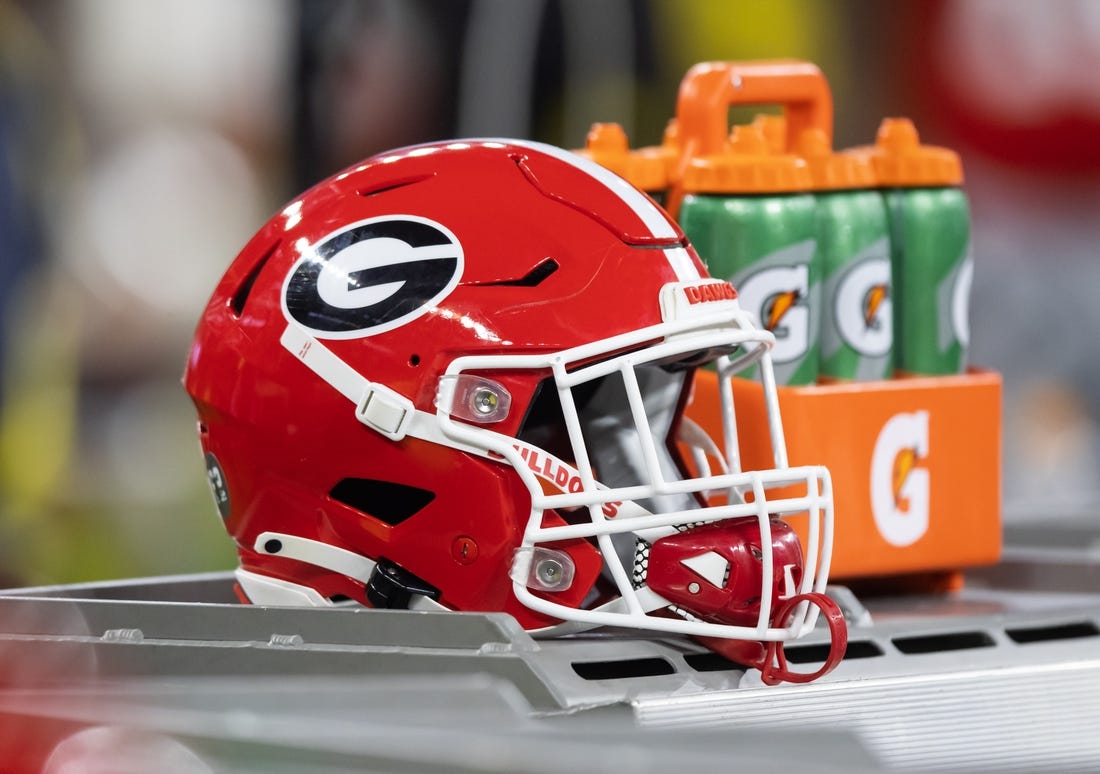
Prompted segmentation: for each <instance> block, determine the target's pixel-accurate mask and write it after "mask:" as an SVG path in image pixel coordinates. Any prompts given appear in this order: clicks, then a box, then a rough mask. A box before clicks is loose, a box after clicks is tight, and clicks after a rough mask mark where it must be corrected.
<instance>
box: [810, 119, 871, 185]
mask: <svg viewBox="0 0 1100 774" xmlns="http://www.w3.org/2000/svg"><path fill="white" fill-rule="evenodd" d="M798 155H799V156H801V157H802V158H804V159H805V160H806V164H807V165H808V166H809V168H810V176H811V177H812V178H813V188H814V190H817V191H837V190H851V189H855V188H874V187H875V184H876V177H875V170H874V166H873V165H872V164H871V160H870V159H869V158H867V157H866V156H861V155H856V154H849V153H834V152H833V149H832V147H830V143H829V138H828V137H826V136H825V133H824V132H822V131H821V130H820V129H804V130H803V131H802V133H801V134H800V135H799V136H798Z"/></svg>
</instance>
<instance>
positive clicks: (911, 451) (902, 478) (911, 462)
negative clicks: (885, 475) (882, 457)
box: [890, 448, 921, 509]
mask: <svg viewBox="0 0 1100 774" xmlns="http://www.w3.org/2000/svg"><path fill="white" fill-rule="evenodd" d="M920 460H921V458H920V456H919V453H918V451H917V449H916V448H906V449H902V450H901V451H899V452H898V456H897V457H895V458H894V470H893V475H892V476H891V480H890V483H891V484H892V489H893V492H894V505H895V506H897V508H898V509H902V508H904V507H905V506H906V505H907V503H906V502H905V501H906V500H907V498H906V497H904V496H903V495H902V491H903V490H904V489H905V482H907V481H908V480H909V474H910V473H912V472H913V470H914V469H915V468H916V467H917V463H918V462H920Z"/></svg>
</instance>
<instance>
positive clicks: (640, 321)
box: [185, 140, 832, 642]
mask: <svg viewBox="0 0 1100 774" xmlns="http://www.w3.org/2000/svg"><path fill="white" fill-rule="evenodd" d="M772 344H773V337H772V335H771V334H770V333H768V332H767V331H765V330H761V329H759V328H757V327H755V326H754V325H753V324H752V322H751V321H750V319H749V318H748V316H747V315H746V314H745V313H744V312H742V310H741V309H740V307H739V305H738V303H737V300H736V293H735V291H734V289H733V288H732V287H731V286H730V285H729V283H726V282H722V281H719V280H715V279H711V278H709V277H708V276H707V272H706V269H705V268H704V266H703V264H702V263H701V262H700V260H699V258H698V256H697V255H696V254H695V252H694V250H693V249H692V248H691V247H690V246H689V245H688V244H687V241H686V239H685V238H684V236H683V234H682V233H681V232H680V230H679V229H678V228H677V227H676V225H675V224H674V223H673V222H672V221H671V220H670V219H669V218H668V216H667V215H666V214H665V213H664V212H663V211H662V210H661V209H660V208H658V207H657V206H655V205H654V204H653V202H652V201H651V200H650V199H648V198H647V197H646V196H644V195H643V194H641V193H640V192H638V191H637V190H636V189H634V188H633V187H631V186H630V185H629V184H627V183H626V182H624V181H623V180H621V179H619V178H618V177H616V176H614V175H613V174H611V173H609V172H607V171H606V170H604V169H602V168H601V167H598V166H596V165H594V164H592V163H590V162H588V161H586V160H584V159H582V158H579V157H578V156H576V155H574V154H571V153H567V152H565V151H562V150H559V149H557V148H552V147H549V146H545V145H540V144H536V143H529V142H521V141H511V140H507V141H505V140H502V141H468V142H452V143H446V144H432V145H423V146H419V147H414V148H406V149H402V150H399V151H394V152H392V153H389V154H387V155H382V156H378V157H375V158H372V159H370V160H368V161H366V162H364V163H362V164H360V165H358V166H356V167H353V168H350V169H348V170H346V171H344V172H342V173H340V174H338V175H336V176H334V177H332V178H330V179H329V180H326V181H324V182H323V183H321V184H319V185H317V186H316V187H314V188H313V189H311V190H310V191H308V192H306V193H305V194H304V195H302V196H301V197H300V198H298V199H297V200H295V201H294V202H293V203H291V204H290V205H289V206H287V207H286V208H285V209H284V210H283V211H282V212H281V213H279V214H278V215H277V216H275V217H274V218H273V219H272V220H271V221H270V222H269V223H268V224H267V225H266V226H265V227H264V228H263V229H262V230H261V231H260V232H259V233H258V234H257V235H256V236H255V237H254V238H253V239H252V241H251V242H250V243H249V244H248V245H247V246H246V247H245V249H244V251H243V252H242V253H241V254H240V256H238V258H237V259H236V261H234V263H233V264H232V266H230V268H229V270H228V272H227V273H226V274H225V276H224V278H223V279H222V281H221V283H220V284H219V286H218V288H217V290H216V291H215V293H214V296H213V298H212V299H211V301H210V304H209V306H208V307H207V309H206V311H205V313H204V314H203V317H202V320H201V322H200V324H199V327H198V331H197V334H196V337H195V343H194V347H193V349H192V352H191V356H190V360H189V363H188V368H187V373H186V377H185V384H186V387H187V390H188V392H189V393H190V395H191V397H192V398H193V400H194V402H195V404H196V406H197V407H198V413H199V420H200V423H199V432H200V436H201V440H202V446H203V450H204V452H205V454H206V461H207V467H208V472H209V476H210V481H211V485H212V488H213V490H214V495H215V500H216V501H217V504H218V508H219V511H220V513H221V516H222V518H223V520H224V522H225V526H226V529H227V530H228V531H229V533H230V534H231V535H232V536H233V538H234V539H235V540H236V542H237V545H238V548H239V553H240V568H239V569H238V571H237V579H238V583H239V587H240V591H241V592H242V594H243V595H244V596H245V597H246V598H247V600H249V601H251V602H254V603H257V604H276V605H283V604H289V605H332V604H340V603H345V604H346V603H358V604H360V605H367V606H373V607H409V608H417V609H448V610H471V611H504V612H507V613H510V614H512V615H513V616H515V618H516V619H517V620H518V621H519V622H520V624H521V625H522V626H523V627H524V628H526V629H529V630H536V631H537V632H539V633H557V632H563V631H577V630H578V629H583V628H589V627H593V626H601V625H612V626H627V627H637V628H641V629H646V630H650V631H659V632H672V633H684V634H689V635H695V636H697V637H700V638H706V639H707V640H708V641H710V640H711V639H712V638H713V639H715V640H730V639H734V640H738V639H739V640H748V641H755V642H761V641H773V642H774V641H782V640H786V639H789V638H792V637H797V636H799V635H800V634H802V633H803V632H805V631H807V630H808V628H810V627H812V626H813V623H814V619H815V618H816V615H817V607H815V604H817V603H816V602H815V598H817V597H820V595H821V593H822V592H823V591H824V588H825V582H826V579H827V576H828V565H829V555H830V548H831V541H832V498H831V491H830V484H829V476H828V472H827V471H826V469H825V468H822V467H802V468H789V467H787V465H786V456H785V451H784V447H783V433H782V428H781V425H780V422H779V414H778V408H777V406H778V404H777V401H776V396H775V387H774V381H773V379H772V371H771V364H770V361H769V355H768V350H769V348H770V347H771V346H772ZM753 363H759V364H760V368H759V371H760V372H761V374H762V381H763V384H764V388H765V393H766V401H765V402H766V406H767V411H768V412H769V416H770V421H771V423H772V424H771V426H772V439H773V445H774V451H775V459H776V468H775V469H772V470H761V471H753V472H742V471H740V470H739V468H738V464H737V460H738V457H739V455H738V445H737V438H736V433H735V429H734V415H733V405H732V392H731V390H730V389H729V379H730V377H731V376H732V374H733V373H734V372H736V371H737V370H739V369H741V368H743V367H745V366H747V365H749V364H753ZM705 364H713V367H715V368H716V369H717V372H718V376H719V379H720V382H721V383H722V385H723V387H724V389H721V390H720V391H719V392H720V394H721V399H722V403H723V406H722V408H723V415H724V416H725V417H726V427H725V438H724V439H719V443H723V444H724V450H720V449H719V445H718V443H716V442H715V441H714V440H711V439H710V438H709V437H708V436H707V435H706V434H705V433H704V432H703V431H702V430H701V429H700V428H699V427H698V426H697V425H694V424H693V423H691V421H690V420H688V419H687V418H686V417H685V416H684V414H683V409H684V406H685V405H686V404H687V402H688V401H689V400H691V399H692V396H691V389H690V388H691V384H692V379H691V377H692V373H693V371H694V369H695V368H697V367H699V366H702V365H705ZM712 469H713V472H712ZM799 514H801V515H799ZM795 515H798V516H797V517H798V518H804V519H805V521H806V525H807V526H806V530H805V533H804V534H807V535H808V541H807V542H808V545H807V546H806V552H805V554H803V550H802V546H801V544H800V541H799V539H798V536H797V535H796V533H795V532H794V530H793V529H792V528H791V527H790V526H788V524H787V522H786V521H785V520H784V519H781V518H780V517H791V516H795ZM794 600H797V601H798V602H799V603H801V602H806V601H809V602H810V604H792V601H794Z"/></svg>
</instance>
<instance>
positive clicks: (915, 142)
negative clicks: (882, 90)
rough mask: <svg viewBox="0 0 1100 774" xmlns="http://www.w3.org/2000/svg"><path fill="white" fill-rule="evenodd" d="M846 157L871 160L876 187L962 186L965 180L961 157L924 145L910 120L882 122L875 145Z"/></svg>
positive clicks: (867, 146)
mask: <svg viewBox="0 0 1100 774" xmlns="http://www.w3.org/2000/svg"><path fill="white" fill-rule="evenodd" d="M845 154H850V155H852V156H856V157H861V156H862V157H866V158H868V159H869V160H870V162H871V165H872V166H873V167H874V170H875V178H876V181H877V185H879V186H883V187H887V188H920V187H924V186H949V185H960V184H961V183H962V181H963V171H962V162H961V161H960V160H959V154H957V153H956V152H955V151H953V150H951V149H950V148H941V147H938V146H935V145H921V142H920V135H918V134H917V129H916V127H915V126H913V122H912V121H910V120H909V119H908V118H886V119H883V121H882V124H881V125H880V126H879V129H878V136H877V137H876V138H875V144H874V145H865V146H861V147H858V148H852V149H850V150H847V151H845Z"/></svg>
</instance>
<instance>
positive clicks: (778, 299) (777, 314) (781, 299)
mask: <svg viewBox="0 0 1100 774" xmlns="http://www.w3.org/2000/svg"><path fill="white" fill-rule="evenodd" d="M801 299H802V294H801V293H800V292H798V291H797V290H788V291H787V292H786V293H779V294H777V295H776V296H774V298H773V300H772V303H771V308H770V309H768V320H767V328H768V330H769V331H774V330H775V329H776V326H778V325H779V322H780V321H781V320H782V319H783V316H784V315H786V314H787V312H789V311H790V310H791V309H793V308H794V306H795V305H796V304H797V303H798V302H799V301H800V300H801Z"/></svg>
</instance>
